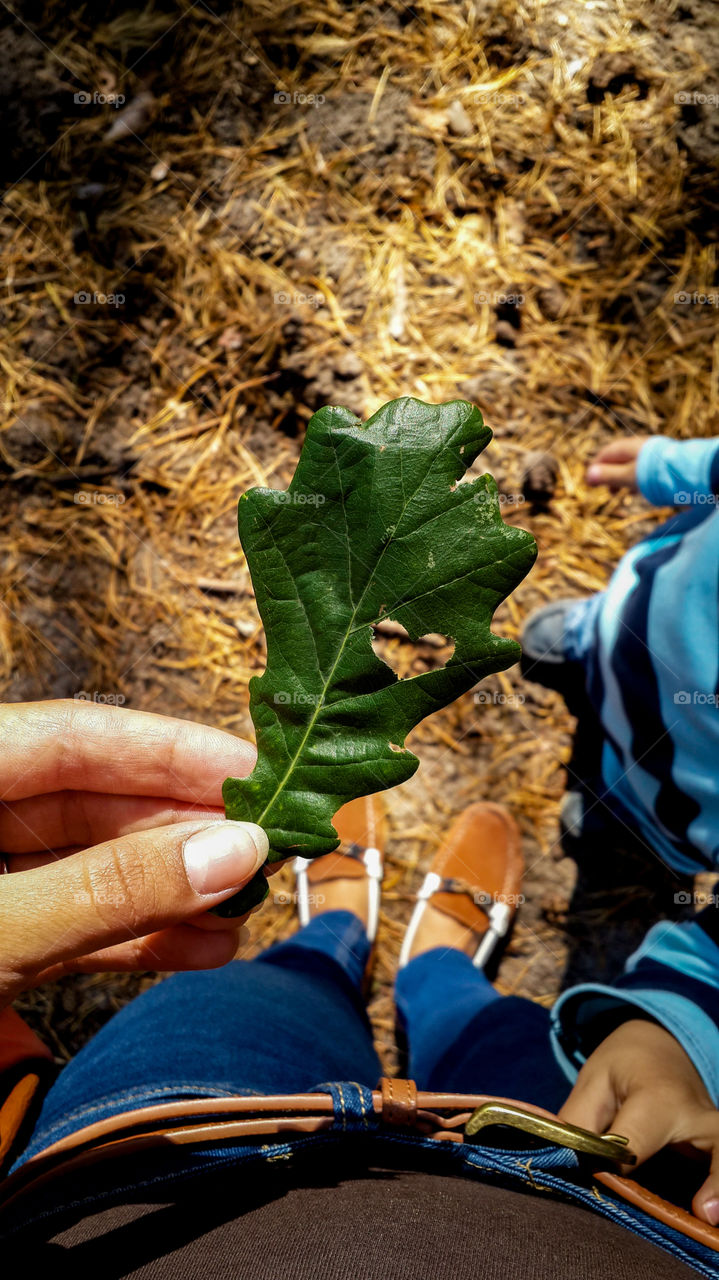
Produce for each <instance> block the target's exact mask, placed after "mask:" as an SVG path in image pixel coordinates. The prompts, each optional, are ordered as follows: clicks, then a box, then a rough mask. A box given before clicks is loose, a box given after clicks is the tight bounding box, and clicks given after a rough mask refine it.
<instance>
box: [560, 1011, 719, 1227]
mask: <svg viewBox="0 0 719 1280" xmlns="http://www.w3.org/2000/svg"><path fill="white" fill-rule="evenodd" d="M559 1115H560V1118H561V1119H562V1120H568V1121H569V1123H570V1124H578V1125H581V1126H582V1128H584V1129H594V1130H595V1131H596V1132H597V1133H607V1132H611V1133H620V1134H624V1136H625V1137H626V1138H628V1139H629V1146H630V1147H631V1149H632V1151H634V1152H635V1153H636V1156H637V1163H638V1164H641V1163H642V1162H643V1161H644V1160H648V1159H649V1157H650V1156H653V1155H654V1153H655V1152H657V1151H660V1150H661V1148H662V1147H665V1146H668V1145H675V1144H677V1143H683V1144H688V1145H689V1146H691V1147H694V1148H695V1149H696V1150H697V1151H702V1152H705V1153H706V1154H707V1155H708V1156H709V1157H710V1160H711V1169H710V1172H709V1176H708V1177H707V1179H706V1181H705V1182H704V1183H703V1184H702V1186H701V1187H700V1188H699V1190H698V1191H697V1193H696V1195H695V1196H694V1199H693V1201H692V1210H693V1212H694V1213H695V1215H696V1216H697V1218H702V1219H703V1221H704V1222H710V1223H711V1224H712V1226H716V1225H717V1224H719V1111H717V1109H716V1108H715V1107H714V1106H713V1104H712V1101H711V1098H710V1097H709V1094H708V1093H707V1091H706V1089H705V1087H704V1085H703V1083H702V1081H701V1078H700V1076H699V1074H698V1072H697V1071H696V1069H695V1067H694V1066H693V1065H692V1063H691V1062H690V1060H689V1058H688V1057H687V1054H686V1053H685V1052H684V1050H683V1049H682V1047H681V1045H680V1044H679V1041H678V1040H676V1039H675V1038H674V1036H673V1035H670V1033H669V1032H668V1031H665V1030H664V1028H663V1027H660V1026H658V1024H657V1023H655V1022H646V1021H643V1020H640V1019H637V1020H632V1021H630V1022H624V1023H622V1025H621V1026H620V1027H618V1028H617V1030H616V1031H613V1032H612V1034H611V1035H610V1036H607V1039H606V1040H604V1041H603V1042H602V1044H600V1045H599V1048H598V1049H595V1050H594V1053H593V1054H592V1055H591V1057H590V1058H588V1060H587V1061H586V1062H585V1064H584V1066H583V1067H582V1069H581V1071H580V1072H579V1076H578V1077H577V1082H576V1084H575V1086H574V1088H573V1089H572V1092H571V1093H570V1095H569V1097H568V1098H567V1101H566V1102H565V1104H564V1106H563V1107H562V1109H561V1111H560V1113H559ZM623 1172H625V1173H627V1174H630V1173H631V1167H630V1166H626V1168H625V1169H624V1170H623Z"/></svg>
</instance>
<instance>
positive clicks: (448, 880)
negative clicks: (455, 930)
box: [417, 871, 512, 937]
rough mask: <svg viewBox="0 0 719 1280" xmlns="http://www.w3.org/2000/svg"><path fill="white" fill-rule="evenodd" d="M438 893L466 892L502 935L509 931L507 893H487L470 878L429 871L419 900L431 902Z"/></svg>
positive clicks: (509, 915) (418, 897) (419, 894)
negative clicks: (472, 882) (442, 874)
mask: <svg viewBox="0 0 719 1280" xmlns="http://www.w3.org/2000/svg"><path fill="white" fill-rule="evenodd" d="M436 893H463V894H465V895H466V897H468V898H471V899H472V902H473V903H474V904H475V906H477V907H481V909H482V911H483V912H484V914H485V915H486V917H487V919H488V920H489V923H490V925H491V926H492V928H493V929H494V930H495V932H496V933H498V934H499V935H500V937H501V936H502V935H503V934H505V933H506V932H507V929H508V928H509V922H510V919H511V915H512V912H511V905H510V903H509V902H508V901H507V896H506V894H493V893H487V892H486V890H484V889H477V888H476V886H475V885H473V884H470V883H469V881H468V880H462V879H460V877H459V876H440V875H438V874H437V872H436V871H428V872H427V875H426V876H425V878H424V881H423V883H422V887H421V889H420V891H419V893H418V894H417V901H418V902H429V900H430V898H433V897H434V896H435V894H436ZM502 925H503V926H504V927H502Z"/></svg>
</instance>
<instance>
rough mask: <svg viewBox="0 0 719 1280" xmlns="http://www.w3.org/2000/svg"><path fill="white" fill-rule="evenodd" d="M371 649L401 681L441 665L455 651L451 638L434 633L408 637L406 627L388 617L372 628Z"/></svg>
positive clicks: (442, 665) (435, 669) (443, 664)
mask: <svg viewBox="0 0 719 1280" xmlns="http://www.w3.org/2000/svg"><path fill="white" fill-rule="evenodd" d="M372 648H373V650H374V652H375V653H376V655H377V657H378V658H379V659H380V661H381V662H384V664H385V665H386V666H388V667H389V668H390V669H391V670H392V671H394V673H395V675H397V676H399V678H400V680H407V679H409V678H410V677H412V676H420V675H422V674H423V672H425V671H438V670H439V668H440V667H444V666H445V665H446V663H447V662H448V661H449V659H450V658H451V657H452V654H453V653H454V640H452V639H451V637H450V636H441V635H437V634H434V633H430V634H428V635H425V636H420V638H419V640H410V638H409V633H408V632H407V630H406V628H405V627H403V626H402V624H401V623H400V622H395V621H394V620H393V619H391V618H388V619H387V620H386V621H383V622H380V623H378V624H377V626H375V627H373V628H372Z"/></svg>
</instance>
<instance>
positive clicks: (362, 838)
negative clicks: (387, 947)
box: [293, 796, 386, 943]
mask: <svg viewBox="0 0 719 1280" xmlns="http://www.w3.org/2000/svg"><path fill="white" fill-rule="evenodd" d="M334 825H335V828H336V830H337V834H338V835H339V836H340V838H341V841H342V843H341V844H340V846H339V848H338V849H336V850H335V851H334V853H326V854H325V855H324V856H323V857H321V858H313V859H309V858H295V860H294V864H293V867H294V872H295V876H296V894H297V913H298V915H299V920H300V924H301V925H306V924H309V922H310V918H311V911H310V906H311V903H312V894H313V893H318V891H319V887H320V885H322V884H325V883H326V882H327V881H328V880H356V879H359V878H360V877H363V876H366V877H367V878H368V899H369V901H368V907H367V919H366V920H365V922H364V924H365V928H366V931H367V937H368V938H369V940H370V942H372V943H373V942H374V941H375V938H376V937H377V925H378V923H379V904H380V890H381V884H382V874H383V871H384V856H383V855H384V845H385V826H386V823H385V810H384V804H383V803H382V801H381V800H380V798H379V796H361V797H360V799H358V800H350V801H349V803H348V804H345V805H343V806H342V808H341V809H340V810H339V812H338V813H337V814H336V815H335V819H334Z"/></svg>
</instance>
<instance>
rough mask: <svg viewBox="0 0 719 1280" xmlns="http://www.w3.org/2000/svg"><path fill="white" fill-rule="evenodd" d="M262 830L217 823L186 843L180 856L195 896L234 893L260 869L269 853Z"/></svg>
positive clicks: (241, 824)
mask: <svg viewBox="0 0 719 1280" xmlns="http://www.w3.org/2000/svg"><path fill="white" fill-rule="evenodd" d="M269 847H270V846H269V841H268V839H267V836H266V835H265V833H264V831H263V830H262V827H258V826H257V825H256V823H254V822H218V823H215V824H214V825H213V826H211V827H206V828H205V830H204V831H198V832H197V833H196V835H194V836H190V838H189V840H186V841H185V847H184V849H183V851H182V856H183V858H184V859H185V870H186V871H187V879H188V880H189V882H190V884H191V885H192V888H193V889H194V890H195V893H205V894H207V893H224V891H225V890H226V889H236V888H237V887H238V885H241V884H243V883H244V882H245V880H248V879H249V878H250V876H251V875H253V873H254V872H255V871H256V870H257V869H258V867H261V866H262V863H263V862H264V861H265V858H266V857H267V853H268V851H269Z"/></svg>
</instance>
